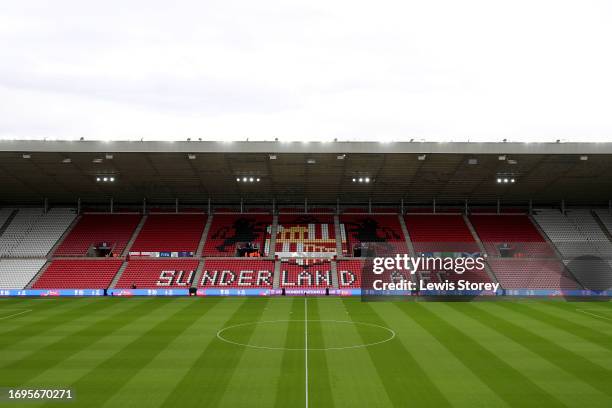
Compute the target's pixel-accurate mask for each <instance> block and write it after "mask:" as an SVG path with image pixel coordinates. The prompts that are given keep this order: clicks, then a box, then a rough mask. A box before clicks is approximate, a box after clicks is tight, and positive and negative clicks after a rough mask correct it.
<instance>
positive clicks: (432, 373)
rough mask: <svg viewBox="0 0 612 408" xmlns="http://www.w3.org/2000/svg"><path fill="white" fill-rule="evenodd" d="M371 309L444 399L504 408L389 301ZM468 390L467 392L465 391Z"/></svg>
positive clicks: (471, 406) (471, 407)
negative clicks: (389, 328)
mask: <svg viewBox="0 0 612 408" xmlns="http://www.w3.org/2000/svg"><path fill="white" fill-rule="evenodd" d="M370 306H371V307H372V308H373V309H374V310H375V311H376V313H377V314H378V315H379V316H380V317H381V318H382V319H383V320H384V321H385V322H386V324H385V325H386V326H387V327H392V328H393V329H394V330H395V331H396V332H397V339H398V340H399V341H401V342H402V343H403V344H404V347H406V348H407V349H408V350H411V351H412V355H413V357H414V359H415V360H416V362H417V363H418V364H419V365H420V366H421V367H422V369H423V371H425V372H426V373H427V375H428V376H429V378H430V379H431V381H432V382H433V383H434V384H435V385H436V387H438V389H439V390H440V392H441V393H442V394H443V395H444V396H445V398H446V399H447V400H448V401H450V402H451V403H452V405H453V406H455V407H469V408H475V407H481V408H489V407H507V406H508V404H506V402H504V401H503V400H502V399H500V397H499V395H497V393H495V392H494V391H493V390H491V388H489V387H488V386H487V385H486V384H484V383H483V382H482V381H481V380H480V379H479V378H478V377H477V376H476V375H475V374H474V373H473V372H472V371H471V370H470V369H469V368H468V367H466V366H465V364H463V362H461V360H459V359H458V357H457V356H456V355H455V354H454V353H452V352H450V351H449V350H448V349H447V348H446V347H444V345H442V344H441V343H440V342H439V341H438V340H437V339H436V338H435V337H433V336H432V335H431V334H430V333H429V332H428V331H426V330H425V329H423V328H422V327H421V326H419V325H418V324H417V323H415V322H414V320H412V319H407V318H406V315H405V314H404V313H403V312H402V311H401V310H400V309H399V308H398V307H397V306H396V305H395V304H394V303H392V302H373V303H370ZM466 390H469V392H466Z"/></svg>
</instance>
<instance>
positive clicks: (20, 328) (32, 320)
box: [0, 298, 110, 349]
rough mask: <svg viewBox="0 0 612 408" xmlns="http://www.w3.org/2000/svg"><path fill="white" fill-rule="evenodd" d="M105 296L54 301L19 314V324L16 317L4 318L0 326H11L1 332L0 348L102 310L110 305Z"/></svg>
mask: <svg viewBox="0 0 612 408" xmlns="http://www.w3.org/2000/svg"><path fill="white" fill-rule="evenodd" d="M106 300H107V299H104V298H95V299H94V298H82V299H66V300H62V301H57V302H53V304H52V305H45V306H46V307H40V308H37V309H36V310H33V311H32V312H30V313H26V314H24V315H21V316H19V318H18V322H19V323H18V325H15V326H14V325H13V324H14V323H15V321H16V319H9V320H3V321H2V323H0V327H5V324H6V327H10V329H8V330H3V331H1V332H0V349H4V348H5V347H7V346H9V345H10V344H11V343H13V342H16V341H21V340H22V339H24V338H29V337H32V336H37V335H40V334H44V333H45V332H46V331H48V330H51V329H54V328H55V327H57V326H58V325H60V324H64V323H66V322H70V321H71V320H73V319H76V318H79V317H81V316H83V315H85V314H87V313H90V312H93V311H96V310H102V309H105V308H107V307H109V306H110V304H109V302H106Z"/></svg>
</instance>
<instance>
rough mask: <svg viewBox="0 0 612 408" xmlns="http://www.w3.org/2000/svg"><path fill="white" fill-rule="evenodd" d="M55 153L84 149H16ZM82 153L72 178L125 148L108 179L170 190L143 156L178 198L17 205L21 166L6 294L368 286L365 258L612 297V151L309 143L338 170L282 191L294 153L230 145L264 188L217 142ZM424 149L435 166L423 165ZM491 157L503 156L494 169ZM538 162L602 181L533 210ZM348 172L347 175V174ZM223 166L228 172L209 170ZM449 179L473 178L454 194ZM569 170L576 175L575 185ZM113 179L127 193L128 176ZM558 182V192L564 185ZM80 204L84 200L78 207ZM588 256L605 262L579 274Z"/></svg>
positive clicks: (0, 267) (7, 150)
mask: <svg viewBox="0 0 612 408" xmlns="http://www.w3.org/2000/svg"><path fill="white" fill-rule="evenodd" d="M17 145H18V144H15V143H14V142H8V141H5V142H3V147H4V149H3V152H0V156H2V158H3V159H4V160H5V161H6V163H11V162H15V161H17V160H18V159H19V157H18V156H15V154H14V153H13V152H14V151H15V150H14V149H15V148H16V146H17ZM50 146H54V148H57V149H61V150H63V151H65V154H67V155H69V154H71V152H70V150H71V149H73V148H74V147H73V146H70V145H67V144H65V143H63V142H55V143H54V144H48V145H45V146H38V145H37V144H36V143H33V144H29V145H27V146H25V145H20V146H19V151H25V150H30V151H32V154H33V158H32V159H31V160H30V161H28V162H21V161H20V162H19V163H20V164H21V165H28V163H36V165H37V166H39V167H40V166H47V168H46V170H47V171H48V172H49V173H52V172H53V171H55V170H54V166H57V164H54V163H53V161H52V160H48V159H46V158H44V157H45V156H46V155H47V154H49V153H46V152H45V150H46V149H48V148H49V147H50ZM83 146H87V150H88V152H87V153H85V154H86V155H87V156H88V157H90V158H93V159H92V160H91V161H92V168H91V169H77V168H75V169H74V170H75V171H77V172H79V171H83V172H89V173H87V174H92V173H91V172H93V173H94V174H95V162H96V160H97V159H96V157H97V156H98V155H99V152H100V151H104V152H107V151H108V149H110V148H111V147H114V148H115V149H116V152H115V154H113V155H112V160H108V161H107V163H106V165H107V166H109V168H111V169H112V168H113V166H121V168H123V169H124V171H125V172H129V173H132V174H133V175H134V176H137V177H138V178H139V179H142V180H144V181H146V182H148V183H152V185H155V184H159V183H161V185H167V184H166V183H168V181H164V182H158V181H156V180H155V179H152V178H151V176H150V174H153V173H152V171H153V169H152V168H147V166H149V165H148V164H147V163H148V162H147V160H149V161H156V160H159V161H160V162H163V163H164V164H165V165H166V166H168V167H167V169H166V171H167V172H168V174H173V177H174V178H175V184H173V185H174V188H175V191H174V193H173V194H174V198H173V201H169V200H168V197H167V194H166V195H160V196H159V197H156V194H157V193H151V192H150V191H149V192H146V191H143V190H139V187H138V186H132V188H127V189H121V190H115V191H114V197H113V199H111V200H110V201H109V202H108V203H107V205H104V204H103V200H102V201H101V197H88V198H87V199H88V204H87V205H86V206H82V205H81V199H80V198H79V197H74V196H72V195H71V193H70V192H69V191H68V190H66V191H64V190H61V189H60V188H59V186H58V185H57V184H53V183H54V182H53V181H49V183H50V184H49V185H46V186H43V185H40V186H39V188H40V191H42V192H43V193H45V194H47V193H48V194H49V195H52V194H51V192H56V194H54V195H53V199H52V200H49V199H45V200H43V201H44V206H32V205H27V206H26V205H21V204H20V203H21V202H24V203H25V202H26V201H27V197H29V194H32V192H31V191H29V190H28V189H27V186H31V185H34V184H35V181H34V180H29V179H28V177H30V173H29V172H28V171H27V170H25V171H24V172H23V173H22V174H21V175H20V177H22V178H23V183H22V184H21V185H20V187H19V188H17V187H16V186H12V187H11V188H12V190H10V191H8V192H9V193H10V194H11V197H12V198H11V200H10V201H9V202H6V203H4V204H5V205H3V206H2V207H1V208H0V283H1V286H2V288H3V289H30V288H31V289H58V290H59V289H68V288H69V289H108V290H109V291H110V290H112V289H125V290H129V289H134V288H142V289H156V288H165V287H168V288H184V289H194V290H195V289H197V288H201V289H204V288H206V289H215V288H269V289H279V290H280V289H282V288H289V287H295V288H304V289H308V288H312V289H316V288H329V289H342V288H352V289H358V288H359V287H360V285H361V283H362V276H361V275H362V271H363V268H364V267H366V268H368V267H370V266H369V264H368V263H367V260H365V259H360V258H364V257H366V256H371V255H372V254H373V253H375V252H376V251H379V253H380V254H382V253H385V254H394V253H407V254H410V255H412V256H419V255H420V256H431V255H436V256H451V257H457V256H465V255H467V256H472V257H474V256H480V255H484V256H486V257H487V261H486V268H485V269H484V270H480V271H478V272H466V273H465V274H464V275H463V276H461V275H457V274H449V273H448V272H447V271H445V270H440V269H428V270H426V269H421V270H418V271H416V273H415V274H414V276H408V277H407V278H409V279H410V280H412V281H417V280H418V279H422V280H425V281H428V282H444V281H457V280H460V279H469V280H471V281H474V282H499V283H500V284H501V288H502V289H509V290H510V289H511V290H522V289H525V290H572V289H585V288H590V287H592V285H594V284H597V285H599V286H601V285H605V282H607V278H606V276H607V275H606V274H607V273H608V272H607V271H603V269H605V268H603V266H602V265H608V266H610V265H612V235H611V230H612V215H611V214H612V213H611V211H610V202H609V199H608V198H606V193H605V191H608V190H607V189H608V187H609V184H610V181H609V179H607V178H605V177H602V176H600V175H599V173H597V170H596V169H597V168H599V167H598V166H599V165H600V163H602V162H605V160H607V158H608V155H610V154H612V152H609V153H607V152H605V151H601V149H599V148H598V150H597V151H596V152H595V151H590V150H589V149H591V146H590V145H576V146H574V147H573V149H574V150H575V152H573V153H568V151H567V150H566V149H560V147H559V146H555V145H549V146H545V145H543V146H538V147H534V149H535V150H529V151H528V150H525V149H523V147H522V146H518V145H515V144H505V145H503V146H500V145H496V144H486V145H479V146H469V145H461V144H454V145H449V146H440V145H434V144H429V145H419V146H417V145H411V144H397V145H395V146H394V147H393V151H392V150H391V146H386V145H381V144H371V143H355V144H352V143H349V144H346V145H342V146H340V145H334V146H333V147H330V148H331V149H341V150H342V153H343V154H344V155H345V156H338V155H334V153H333V152H331V151H329V152H327V151H325V149H323V150H320V151H319V150H318V149H319V147H317V146H314V147H313V146H310V147H309V146H306V145H304V146H299V147H294V148H295V149H296V150H295V151H293V153H291V154H295V153H296V152H301V153H302V154H306V155H308V157H309V159H308V160H305V161H304V162H302V163H300V168H302V170H301V171H304V172H306V171H312V169H316V168H318V166H319V165H321V166H327V167H326V168H327V169H329V170H326V171H325V172H322V173H313V176H312V178H311V179H309V180H299V181H298V180H292V181H291V182H290V183H289V184H287V182H286V181H281V180H284V179H283V177H284V176H286V175H290V174H293V173H292V172H296V170H295V166H296V163H295V162H294V161H293V160H294V159H293V158H297V156H291V154H289V153H287V155H284V153H283V152H282V149H281V150H279V146H278V145H276V144H274V143H263V142H261V143H255V144H236V145H234V146H232V149H233V150H234V153H232V154H234V155H235V156H233V157H235V158H236V160H239V161H241V162H244V163H257V164H252V165H251V166H252V169H251V170H250V171H252V172H254V173H253V174H254V175H257V177H258V178H260V179H261V183H259V184H257V183H255V184H254V185H253V186H248V185H243V183H241V182H240V181H238V182H237V181H235V178H234V176H235V175H236V174H237V173H236V171H235V170H232V169H231V168H230V167H228V166H227V160H226V159H227V157H226V155H227V154H229V153H224V152H218V151H216V149H217V148H218V146H216V145H215V144H214V143H211V142H206V143H202V144H201V145H198V147H197V149H195V152H194V151H193V149H194V146H187V145H184V144H180V143H177V144H174V145H173V146H172V149H170V150H168V147H166V151H163V149H161V150H160V149H159V148H158V147H157V145H155V144H154V143H143V144H142V145H141V146H137V147H136V146H133V145H126V144H121V143H118V144H116V146H113V145H107V144H105V145H104V146H102V145H100V144H97V143H95V142H90V143H86V144H85V145H83ZM26 147H27V148H26ZM321 147H322V146H321ZM600 147H601V146H600ZM186 148H189V149H190V151H191V152H194V154H197V157H196V158H195V159H193V158H192V159H189V158H187V159H185V157H184V156H183V155H182V153H181V149H186ZM312 148H314V150H311V149H312ZM457 148H460V149H468V150H467V151H469V152H470V157H469V160H468V158H466V156H465V155H463V154H459V153H457V152H453V149H457ZM102 149H103V150H102ZM111 150H112V149H111ZM364 150H368V153H363V151H364ZM424 150H425V151H426V153H427V154H428V155H429V156H421V154H422V152H423V151H424ZM121 151H125V154H122V153H121ZM274 151H276V152H277V154H279V155H282V158H283V159H282V160H280V161H279V160H277V161H274V160H272V161H270V159H269V158H268V156H266V154H267V153H269V152H274ZM263 152H266V153H265V154H264V153H263ZM74 154H76V153H74ZM510 154H512V161H513V163H515V162H516V163H521V164H520V165H519V167H512V168H513V169H515V170H513V171H515V173H516V175H515V176H516V178H517V179H518V182H517V183H516V184H515V185H512V186H502V185H498V184H499V183H496V179H497V175H498V174H499V173H500V172H501V171H507V170H508V169H510V167H511V166H513V165H509V164H508V160H507V157H506V156H507V155H510ZM578 154H580V155H582V156H584V155H585V154H590V156H589V160H588V161H585V160H583V159H580V158H578V159H580V160H578V159H576V157H578V156H577V155H578ZM496 155H498V156H499V157H506V159H505V160H504V161H502V160H498V159H499V157H497V156H496ZM535 155H539V156H538V157H550V158H555V157H563V158H564V160H566V162H567V163H573V160H574V159H575V160H578V161H579V162H580V163H581V166H582V168H581V170H580V175H581V177H582V176H584V174H585V172H586V173H587V174H588V171H589V169H590V168H591V167H590V166H591V165H592V166H593V173H592V174H591V181H592V183H591V184H589V188H588V189H586V190H584V191H581V193H580V195H574V196H572V195H571V194H569V193H565V196H562V195H558V194H557V193H553V192H556V191H560V190H559V189H551V190H550V191H551V193H549V194H548V195H540V196H539V197H538V199H537V201H538V202H537V204H536V203H534V199H533V194H532V192H533V191H535V190H536V189H537V188H538V187H537V186H539V184H538V183H539V182H538V181H537V180H540V178H541V177H544V175H547V174H549V172H548V170H547V168H546V166H545V165H540V166H539V167H538V166H537V165H536V164H535V163H534V162H533V161H532V158H533V157H535ZM542 155H544V156H542ZM582 156H581V157H582ZM109 157H110V156H109ZM339 157H341V158H342V160H340V159H339ZM39 158H41V159H40V160H39ZM219 158H224V160H221V161H220V160H219ZM21 160H23V159H21ZM183 160H189V161H190V165H193V166H196V168H198V169H199V170H198V171H199V172H200V173H201V174H202V175H201V176H200V177H201V178H200V179H199V180H200V181H199V182H200V183H203V184H202V185H208V186H209V187H208V191H209V192H210V193H209V195H208V196H207V197H205V198H204V199H203V200H202V199H201V197H200V196H199V195H197V194H196V195H194V194H193V193H192V192H193V191H194V189H195V190H197V189H198V188H199V187H198V186H199V185H191V184H189V183H190V181H189V180H191V179H190V178H189V177H190V176H189V174H188V173H185V171H186V170H185V169H186V168H185V167H184V166H182V165H181V164H179V163H181V162H182V161H183ZM250 160H255V161H253V162H250ZM257 160H263V162H260V161H257ZM275 160H276V159H275ZM300 160H301V159H300ZM343 160H346V161H343ZM341 161H343V162H342V163H344V165H343V166H344V167H338V166H337V164H340V163H339V162H341ZM213 162H214V163H216V166H217V168H214V169H213V168H211V167H210V166H207V165H206V163H213ZM136 163H138V165H136ZM174 163H176V165H175V166H174V167H172V166H173V165H174ZM262 163H266V165H265V166H263V167H262ZM415 163H418V166H417V167H415ZM485 163H487V165H488V167H486V168H485V167H484V164H485ZM314 164H316V165H314ZM347 166H348V167H347ZM521 166H522V167H521ZM322 168H323V167H322ZM368 168H371V169H373V168H377V169H379V170H377V171H378V172H379V175H378V176H376V177H374V174H373V173H372V174H370V176H371V181H372V182H371V183H370V184H369V185H360V184H359V183H356V182H355V181H352V179H354V180H356V179H355V178H353V177H352V174H356V173H355V172H356V171H357V169H359V171H360V172H363V171H366V173H367V170H364V169H368ZM449 168H454V169H456V170H455V171H456V172H457V174H459V173H461V177H462V178H463V180H467V181H464V182H462V183H455V182H453V177H454V173H452V172H450V173H449V170H448V169H449ZM391 169H402V174H404V179H402V180H398V179H396V178H393V177H391V176H388V175H387V174H390V173H389V172H390V171H391ZM508 171H509V170H508ZM572 171H573V170H572V167H571V166H570V164H568V168H567V171H566V173H567V177H570V176H571V174H572V173H571V172H572ZM576 171H577V170H576ZM111 172H112V171H111ZM87 174H85V173H83V174H82V179H79V180H80V181H78V182H77V181H74V183H75V184H74V186H72V189H71V190H70V191H79V190H80V191H88V190H87V189H86V187H87V186H88V185H89V184H91V183H94V184H95V183H96V181H95V177H94V178H89V179H88V176H87ZM215 174H221V175H222V176H215ZM521 174H524V175H525V177H521ZM528 174H529V176H527V175H528ZM432 175H433V176H432ZM434 176H435V177H434ZM536 176H537V177H540V178H537V177H536ZM432 177H433V178H432ZM238 179H239V180H241V179H242V178H240V177H238ZM570 179H571V178H570ZM85 180H88V181H85ZM178 180H184V181H185V183H184V184H181V183H178ZM331 180H334V181H333V182H331ZM368 180H370V178H368ZM427 180H429V181H427ZM431 180H438V181H436V182H432V181H431ZM116 183H118V184H117V185H122V184H123V180H122V178H121V177H119V174H118V173H117V178H116ZM432 183H433V184H432ZM552 183H556V184H555V185H559V186H563V185H564V183H565V182H564V180H556V181H553V182H552ZM390 185H392V186H393V188H389V186H390ZM443 185H444V186H446V187H444V188H442V187H441V186H443ZM476 185H477V186H479V187H478V188H476V187H475V186H476ZM107 187H109V188H111V189H112V188H113V187H112V186H107ZM187 187H188V188H187ZM408 187H409V188H410V190H409V193H408V190H406V189H407V188H408ZM105 188H106V187H105ZM296 188H297V189H298V190H296V191H294V190H295V189H296ZM567 191H569V190H567ZM57 192H59V193H57ZM431 194H435V195H436V198H435V199H432V196H431ZM249 196H252V197H254V198H249ZM255 196H256V198H255ZM143 197H146V199H144V200H143ZM245 197H247V201H246V202H245ZM300 197H301V198H302V199H303V203H299V198H300ZM304 197H305V198H304ZM458 197H460V198H458ZM20 200H21V202H20ZM70 200H76V201H74V204H72V205H70V204H69V201H70ZM428 200H430V201H429V203H428ZM472 200H474V201H476V202H475V203H473V204H472ZM555 200H558V201H556V203H555ZM585 200H586V201H585ZM139 201H141V202H140V203H139ZM115 202H121V205H119V206H117V205H115ZM170 202H172V203H173V204H169V203H170ZM217 202H219V203H217ZM506 202H508V204H506ZM570 203H571V204H572V205H571V206H570V205H569V204H570ZM380 251H382V252H380ZM584 256H587V257H589V256H590V257H595V258H596V259H595V260H593V259H590V258H589V259H586V260H583V261H584V262H583V263H582V264H581V263H580V262H577V259H578V258H580V257H584ZM598 260H603V263H601V262H599V261H598ZM581 262H582V261H581ZM585 262H586V263H585ZM589 262H590V263H591V264H592V263H593V262H599V263H598V264H597V265H598V266H597V268H595V269H596V270H598V271H599V270H600V269H601V270H602V271H601V272H597V273H590V274H586V275H585V274H584V273H582V272H583V270H584V268H583V267H582V266H580V265H586V264H587V263H589ZM589 265H590V264H589ZM593 268H594V267H593ZM593 268H591V269H593ZM602 268H603V269H602ZM602 274H603V278H602ZM397 276H398V277H399V276H400V275H397ZM402 276H403V275H402ZM389 279H395V278H393V276H389ZM109 293H110V292H109Z"/></svg>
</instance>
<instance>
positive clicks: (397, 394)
mask: <svg viewBox="0 0 612 408" xmlns="http://www.w3.org/2000/svg"><path fill="white" fill-rule="evenodd" d="M0 163H1V164H0V168H1V170H2V172H1V173H0V188H1V189H2V192H3V194H2V203H1V205H2V208H1V209H0V257H1V258H0V285H1V289H0V296H2V298H1V300H0V302H2V303H1V310H0V313H1V317H0V319H2V322H1V326H2V327H1V330H2V336H1V337H0V338H1V340H0V341H1V342H2V348H1V351H0V353H1V355H2V359H1V364H2V365H3V369H2V374H1V377H2V382H1V383H2V386H3V387H4V388H3V390H4V391H3V396H2V399H3V401H2V402H6V403H9V402H10V403H11V404H13V405H14V406H18V405H20V404H24V406H30V405H32V404H36V403H39V404H40V403H45V404H54V403H60V402H61V403H63V402H66V400H71V402H70V404H72V405H74V406H86V407H97V406H107V407H110V406H164V407H165V406H231V407H234V406H245V407H246V406H262V407H263V406H279V407H285V406H306V407H308V406H311V407H327V406H338V407H341V406H381V407H383V406H384V407H386V406H396V407H400V406H402V407H403V406H458V407H472V406H487V407H490V406H521V407H524V406H538V407H542V406H547V407H548V406H579V405H583V404H588V405H589V406H593V407H609V406H610V404H611V403H612V391H611V388H610V383H611V382H612V373H611V371H610V363H611V362H612V349H611V347H610V345H611V344H612V343H611V342H610V340H611V336H612V326H611V325H610V324H611V321H612V313H611V311H612V309H611V308H610V306H609V303H608V302H607V301H608V298H609V296H610V294H612V284H611V282H612V273H611V272H610V271H611V270H612V269H611V267H610V265H611V263H612V257H611V256H612V235H611V234H612V212H611V201H610V198H611V195H610V191H612V178H610V177H609V174H610V171H611V166H612V145H611V144H609V143H437V142H436V143H424V142H401V143H400V142H396V143H377V142H338V141H334V142H329V143H319V142H310V143H302V142H294V143H282V142H278V141H272V142H246V141H245V142H210V141H183V142H179V141H176V142H173V143H168V142H152V141H148V142H147V141H137V142H128V141H117V142H96V141H42V140H39V141H10V140H4V141H1V142H0ZM400 255H403V256H404V258H400ZM393 256H396V257H397V259H396V261H397V262H396V263H393V265H391V264H390V265H389V266H390V267H389V268H382V266H386V264H384V262H383V261H384V257H389V258H391V259H392V257H393ZM426 256H427V257H428V258H435V257H436V256H438V257H442V258H441V259H447V258H448V259H451V260H453V261H455V263H454V264H453V267H454V268H455V269H454V270H455V271H457V272H456V273H455V272H453V271H452V270H447V269H445V268H444V267H443V266H442V263H439V264H435V263H434V264H427V265H426V267H414V268H413V271H412V272H411V273H404V272H406V270H407V269H409V267H408V266H407V267H406V268H403V267H402V265H403V262H404V259H405V260H406V265H408V264H410V265H413V263H411V262H419V260H418V258H419V257H421V258H423V259H426V258H425V257H426ZM408 257H412V258H408ZM476 257H480V258H479V259H482V262H483V267H482V268H480V269H473V270H464V269H462V270H461V271H458V269H457V266H461V267H463V266H467V265H468V261H465V262H462V263H461V264H459V262H458V261H457V260H458V259H459V258H461V259H470V260H472V259H475V258H476ZM376 258H380V259H382V261H381V262H376ZM392 260H393V259H392ZM424 265H425V264H424ZM376 267H381V272H380V274H379V275H377V276H374V275H372V270H374V271H375V273H378V272H376ZM373 276H374V277H376V278H377V279H378V278H380V279H382V281H384V282H387V283H395V282H397V281H398V279H399V280H401V279H405V281H404V282H415V283H416V282H419V285H416V286H415V287H414V288H411V289H408V288H407V287H406V286H402V287H401V289H402V290H401V291H389V290H381V291H374V292H376V293H373V292H372V290H371V289H372V288H371V287H369V286H368V285H369V283H370V282H371V278H372V277H373ZM460 279H463V280H466V281H469V282H471V283H472V284H476V285H478V286H475V287H477V288H478V289H477V290H472V289H471V288H469V287H468V288H467V290H458V289H457V287H452V288H451V289H449V287H448V286H436V285H438V284H442V283H445V284H452V283H456V282H459V280H460ZM483 285H487V286H486V288H485V286H483ZM386 288H387V287H386ZM447 289H448V290H447ZM589 300H591V302H589ZM45 390H50V391H45ZM45 392H48V393H53V392H55V393H56V394H55V396H54V397H53V396H52V394H45ZM28 393H29V394H28ZM45 395H46V397H45ZM54 398H55V399H56V400H54ZM33 400H36V401H33ZM15 404H16V405H15Z"/></svg>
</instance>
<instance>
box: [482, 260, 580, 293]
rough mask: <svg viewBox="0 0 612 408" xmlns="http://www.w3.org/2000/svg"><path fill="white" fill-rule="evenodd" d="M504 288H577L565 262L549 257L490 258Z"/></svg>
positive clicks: (490, 262)
mask: <svg viewBox="0 0 612 408" xmlns="http://www.w3.org/2000/svg"><path fill="white" fill-rule="evenodd" d="M488 262H489V265H490V266H491V268H492V269H493V272H494V273H495V276H497V280H498V281H499V283H500V284H501V286H502V288H504V289H568V290H570V289H576V288H577V287H578V285H577V284H576V282H575V281H574V280H573V279H572V278H571V277H570V276H569V274H568V273H567V272H566V270H565V268H564V266H563V264H562V263H561V262H559V261H556V260H547V259H503V258H497V259H493V258H490V259H489V261H488Z"/></svg>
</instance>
